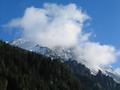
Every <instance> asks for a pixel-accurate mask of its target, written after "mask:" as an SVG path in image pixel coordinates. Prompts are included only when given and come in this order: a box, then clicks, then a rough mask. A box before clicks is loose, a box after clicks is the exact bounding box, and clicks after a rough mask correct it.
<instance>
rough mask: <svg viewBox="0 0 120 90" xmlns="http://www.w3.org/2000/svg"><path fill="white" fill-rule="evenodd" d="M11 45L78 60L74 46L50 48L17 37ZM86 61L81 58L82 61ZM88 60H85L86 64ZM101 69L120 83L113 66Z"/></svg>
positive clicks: (64, 59)
mask: <svg viewBox="0 0 120 90" xmlns="http://www.w3.org/2000/svg"><path fill="white" fill-rule="evenodd" d="M10 44H11V45H14V46H18V47H20V48H23V49H26V50H29V51H32V52H36V53H38V54H42V55H45V56H47V57H50V58H51V59H59V58H61V59H63V62H64V61H68V60H76V56H75V54H74V47H73V48H67V49H66V48H61V47H56V48H53V49H50V48H48V47H43V46H42V45H40V44H38V43H36V42H35V43H33V42H31V41H28V40H25V39H22V38H20V39H16V40H14V41H12V42H10ZM82 62H84V61H82V60H81V63H82ZM85 63H86V62H84V64H85ZM101 70H102V72H103V73H104V74H106V75H109V76H110V77H112V78H113V79H114V80H115V81H116V82H118V83H120V75H118V74H117V73H116V72H115V71H114V69H112V67H111V66H107V67H101ZM90 72H91V73H92V74H94V75H96V74H97V71H95V70H94V69H91V70H90Z"/></svg>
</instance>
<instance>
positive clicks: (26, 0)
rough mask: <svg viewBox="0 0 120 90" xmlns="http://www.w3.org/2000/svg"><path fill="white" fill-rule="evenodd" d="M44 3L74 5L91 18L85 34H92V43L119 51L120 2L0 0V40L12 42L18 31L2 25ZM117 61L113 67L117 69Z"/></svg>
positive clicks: (107, 0)
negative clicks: (29, 8) (108, 46)
mask: <svg viewBox="0 0 120 90" xmlns="http://www.w3.org/2000/svg"><path fill="white" fill-rule="evenodd" d="M44 3H56V4H62V5H67V4H69V3H75V4H76V5H77V7H81V8H82V10H83V11H84V12H86V13H87V15H89V16H90V17H91V20H90V21H89V24H88V26H87V28H85V31H86V32H92V33H93V37H92V38H91V39H92V41H96V42H100V43H101V44H109V45H112V46H114V47H115V48H117V49H120V40H119V38H120V35H119V34H120V5H119V4H120V0H0V39H3V40H8V41H9V40H10V41H11V40H14V39H15V38H18V37H19V36H20V33H21V32H20V30H15V29H14V30H12V29H10V30H9V31H8V30H6V28H4V25H5V24H6V23H8V22H9V21H10V20H12V19H13V18H16V17H22V16H23V15H24V12H25V10H26V8H28V7H31V6H34V7H37V8H41V7H42V6H43V4H44ZM119 63H120V62H119V60H118V62H117V63H116V64H114V65H113V66H115V67H119V66H120V64H119Z"/></svg>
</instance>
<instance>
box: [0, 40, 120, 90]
mask: <svg viewBox="0 0 120 90" xmlns="http://www.w3.org/2000/svg"><path fill="white" fill-rule="evenodd" d="M0 90H120V84H118V83H116V82H115V81H114V80H113V79H112V78H111V77H109V76H106V75H104V74H102V72H101V71H99V72H98V74H97V75H95V76H94V75H92V74H91V73H90V70H89V69H88V68H86V67H85V66H84V65H82V64H80V63H79V64H78V63H77V62H76V61H74V60H72V61H71V60H68V61H65V63H62V62H61V60H60V59H51V58H49V57H46V56H43V55H40V54H39V55H38V54H36V53H33V52H29V51H26V50H23V49H20V48H17V47H13V46H10V45H9V44H6V43H4V42H1V41H0Z"/></svg>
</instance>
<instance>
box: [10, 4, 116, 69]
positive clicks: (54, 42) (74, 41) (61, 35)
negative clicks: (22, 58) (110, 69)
mask: <svg viewBox="0 0 120 90" xmlns="http://www.w3.org/2000/svg"><path fill="white" fill-rule="evenodd" d="M88 19H90V17H89V16H88V15H87V14H86V13H84V12H83V11H82V10H81V9H80V8H77V6H76V5H75V4H69V5H57V4H44V7H43V8H35V7H29V8H27V9H26V10H25V13H24V16H23V17H21V18H17V19H13V20H12V21H11V22H10V23H9V24H8V26H10V27H19V28H22V32H23V35H22V36H23V38H24V39H29V40H31V41H32V42H34V43H35V42H37V43H39V44H40V45H42V46H47V47H49V48H54V47H57V46H60V47H65V48H70V47H73V46H74V47H75V48H76V49H75V53H76V56H77V60H78V61H79V62H83V63H84V62H86V63H85V64H86V65H87V66H88V67H91V68H94V69H99V68H100V66H101V65H109V64H112V63H114V62H115V61H116V59H117V57H118V55H117V50H116V49H115V47H113V46H110V45H101V44H100V43H99V42H91V41H90V39H89V37H90V36H91V34H90V33H85V32H84V31H83V25H84V22H85V21H86V20H88ZM81 58H82V59H81Z"/></svg>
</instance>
